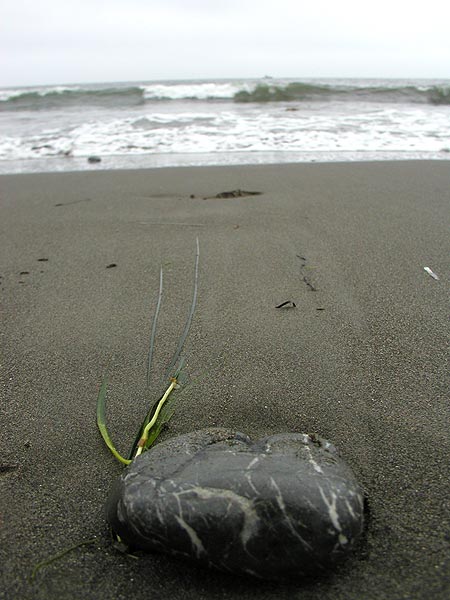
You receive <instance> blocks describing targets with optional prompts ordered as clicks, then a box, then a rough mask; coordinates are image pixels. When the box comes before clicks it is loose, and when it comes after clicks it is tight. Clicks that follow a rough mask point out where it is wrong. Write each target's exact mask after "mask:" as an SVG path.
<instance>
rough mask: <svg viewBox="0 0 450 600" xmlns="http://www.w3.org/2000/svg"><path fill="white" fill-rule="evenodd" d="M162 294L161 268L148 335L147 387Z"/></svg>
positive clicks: (148, 385)
mask: <svg viewBox="0 0 450 600" xmlns="http://www.w3.org/2000/svg"><path fill="white" fill-rule="evenodd" d="M162 293H163V269H162V267H161V269H160V271H159V294H158V303H157V304H156V310H155V316H154V317H153V323H152V332H151V335H150V347H149V350H148V359H147V387H150V377H151V368H152V359H153V349H154V347H155V337H156V325H157V323H158V316H159V310H160V308H161V300H162Z"/></svg>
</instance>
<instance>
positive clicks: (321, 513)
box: [106, 428, 364, 580]
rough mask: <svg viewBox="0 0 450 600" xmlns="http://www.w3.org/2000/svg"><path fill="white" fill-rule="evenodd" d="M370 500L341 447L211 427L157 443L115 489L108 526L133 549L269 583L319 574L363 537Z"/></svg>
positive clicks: (298, 435) (297, 437) (290, 436)
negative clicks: (257, 437)
mask: <svg viewBox="0 0 450 600" xmlns="http://www.w3.org/2000/svg"><path fill="white" fill-rule="evenodd" d="M363 499H364V495H363V490H362V488H361V486H360V485H359V484H358V482H357V481H356V478H355V476H354V474H353V472H352V470H351V469H350V467H349V466H347V465H346V464H345V463H344V462H343V461H342V459H341V458H340V457H339V455H338V453H337V451H336V449H335V447H334V446H333V445H332V444H331V443H330V442H327V441H326V440H323V439H321V438H319V437H317V436H314V435H308V434H302V433H285V434H279V435H274V436H270V437H266V438H264V439H261V440H258V441H256V442H252V441H251V440H250V439H249V438H248V437H247V436H246V435H245V434H242V433H239V432H235V431H230V430H226V429H221V428H212V429H205V430H202V431H197V432H193V433H189V434H186V435H182V436H178V437H175V438H172V439H171V440H168V441H167V442H164V443H160V444H158V445H156V446H155V447H154V448H152V449H150V450H149V451H147V452H145V453H143V454H142V455H141V456H139V457H138V458H136V459H135V460H134V461H133V462H132V463H131V464H130V465H129V466H128V467H127V468H126V469H125V470H124V472H123V473H122V475H121V476H120V478H119V479H118V480H117V481H116V482H115V484H114V486H113V489H112V490H111V493H110V496H109V498H108V500H107V505H106V512H107V519H108V521H109V523H110V525H111V526H112V528H113V530H114V531H115V532H116V533H117V534H118V535H119V536H120V537H121V539H122V541H123V542H125V543H126V544H127V545H128V546H129V547H130V548H131V549H140V550H144V551H150V552H161V553H165V554H170V555H172V556H176V557H181V558H187V559H190V560H193V561H195V562H196V563H198V564H200V565H204V566H207V567H214V568H217V569H220V570H222V571H228V572H232V573H236V574H240V575H242V574H246V575H251V576H255V577H258V578H262V579H269V580H292V579H301V578H303V577H306V576H312V575H317V574H319V575H320V574H323V573H325V572H326V571H328V570H329V569H331V568H333V567H335V566H336V565H337V564H338V563H340V562H341V561H342V560H343V559H345V558H346V557H347V556H348V555H349V554H350V553H351V552H352V550H353V548H354V546H355V544H356V543H357V541H358V540H359V538H360V537H361V535H362V532H363V527H364V501H363Z"/></svg>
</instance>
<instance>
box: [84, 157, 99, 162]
mask: <svg viewBox="0 0 450 600" xmlns="http://www.w3.org/2000/svg"><path fill="white" fill-rule="evenodd" d="M87 161H88V163H99V162H102V159H101V158H100V156H89V157H88V159H87Z"/></svg>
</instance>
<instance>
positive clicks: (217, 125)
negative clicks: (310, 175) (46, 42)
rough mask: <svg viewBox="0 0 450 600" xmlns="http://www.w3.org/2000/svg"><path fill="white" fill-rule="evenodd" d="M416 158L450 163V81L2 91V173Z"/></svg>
mask: <svg viewBox="0 0 450 600" xmlns="http://www.w3.org/2000/svg"><path fill="white" fill-rule="evenodd" d="M89 157H97V158H99V159H100V160H99V161H97V162H89V160H88V159H89ZM408 159H432V160H448V159H450V80H449V79H447V80H393V79H376V80H375V79H373V80H372V79H371V80H369V79H273V78H270V77H265V78H262V79H233V80H231V79H229V80H221V79H218V80H197V81H147V82H130V83H102V84H79V85H72V84H71V85H58V86H35V87H28V88H23V87H22V88H9V89H0V173H24V172H52V171H73V170H93V169H116V168H145V167H164V166H187V165H229V164H264V163H266V164H267V163H282V162H312V161H317V162H319V161H320V162H329V161H360V160H408ZM91 161H92V158H91Z"/></svg>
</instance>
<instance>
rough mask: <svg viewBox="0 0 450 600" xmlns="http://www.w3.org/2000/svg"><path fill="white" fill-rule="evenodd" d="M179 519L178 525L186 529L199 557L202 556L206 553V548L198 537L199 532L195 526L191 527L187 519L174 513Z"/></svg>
mask: <svg viewBox="0 0 450 600" xmlns="http://www.w3.org/2000/svg"><path fill="white" fill-rule="evenodd" d="M174 516H175V519H176V520H177V523H178V525H179V526H180V527H181V528H182V529H184V531H185V532H186V533H187V534H188V536H189V539H190V540H191V544H192V547H193V548H194V550H195V553H196V555H197V557H199V556H201V554H205V553H206V551H205V548H204V547H203V544H202V541H201V539H200V538H199V537H198V535H197V532H196V531H195V529H194V528H193V527H191V526H190V525H189V524H188V523H186V521H185V520H184V519H183V518H181V517H179V516H178V515H174Z"/></svg>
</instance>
